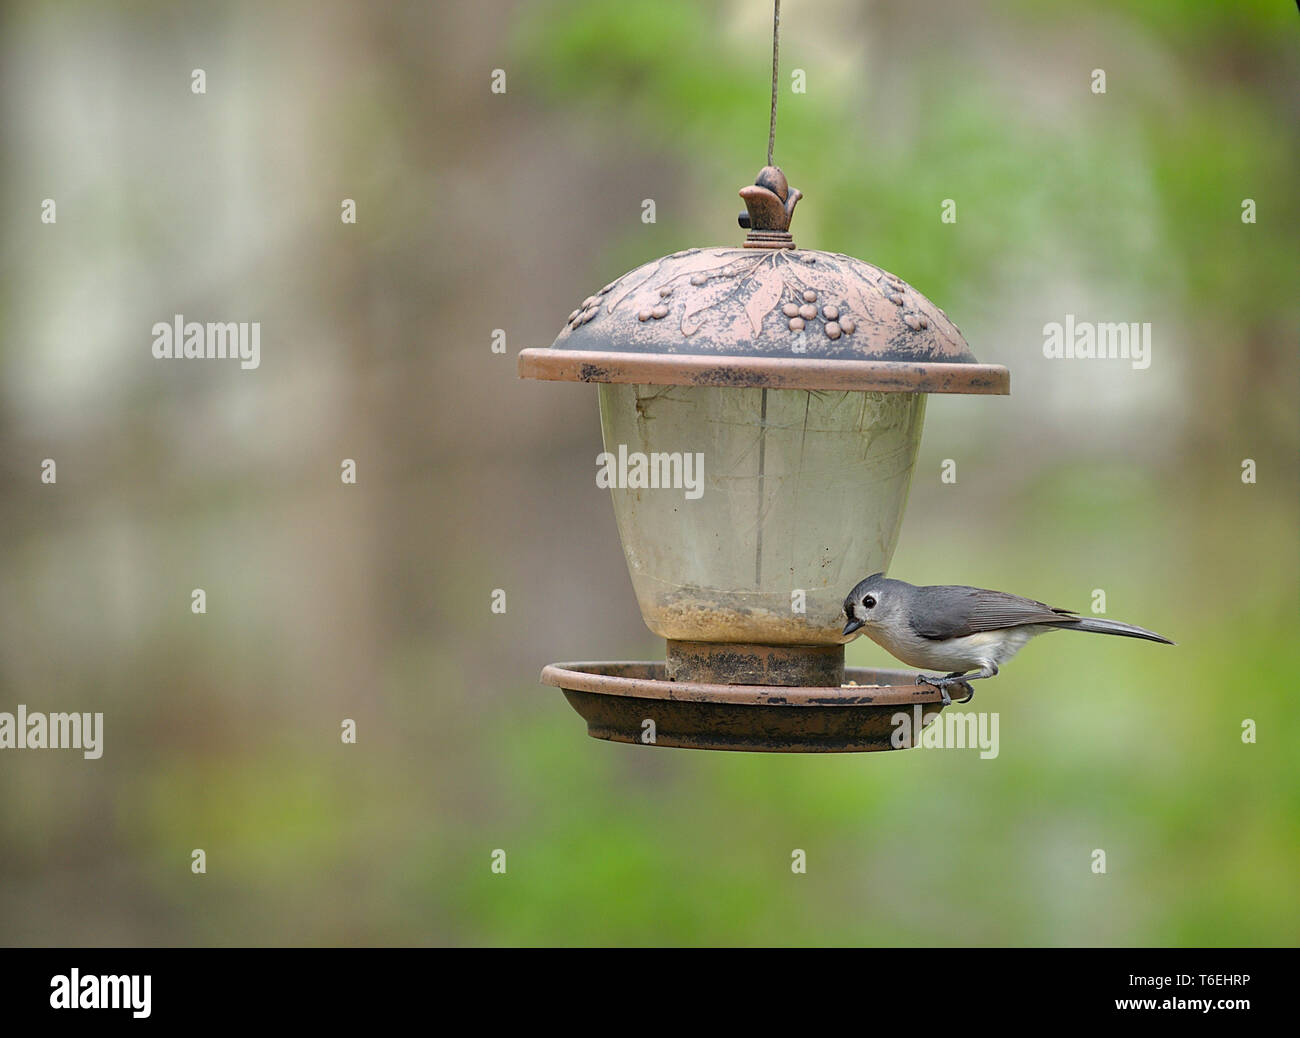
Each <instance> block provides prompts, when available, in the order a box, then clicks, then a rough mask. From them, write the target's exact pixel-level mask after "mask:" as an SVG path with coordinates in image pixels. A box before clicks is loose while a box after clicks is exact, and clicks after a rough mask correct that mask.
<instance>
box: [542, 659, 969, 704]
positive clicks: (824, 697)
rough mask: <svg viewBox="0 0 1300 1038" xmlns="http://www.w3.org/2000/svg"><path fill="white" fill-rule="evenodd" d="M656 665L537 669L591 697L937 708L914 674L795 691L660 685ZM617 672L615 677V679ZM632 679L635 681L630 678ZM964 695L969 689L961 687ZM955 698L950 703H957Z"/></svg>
mask: <svg viewBox="0 0 1300 1038" xmlns="http://www.w3.org/2000/svg"><path fill="white" fill-rule="evenodd" d="M663 671H664V665H663V664H662V663H633V662H617V663H609V662H607V663H599V662H584V663H552V664H550V665H549V666H547V667H543V668H542V678H541V681H542V684H543V685H550V686H552V687H554V688H562V689H568V690H571V691H576V692H592V693H595V694H597V695H610V696H627V697H630V698H633V699H661V700H672V701H675V702H684V703H731V704H737V705H747V706H802V707H854V706H902V705H911V704H912V703H939V702H942V696H941V695H940V693H939V690H938V689H937V688H935V687H934V686H933V685H918V684H917V683H916V672H915V671H905V670H876V669H871V668H866V667H846V668H845V670H844V676H845V680H846V681H853V682H857V687H848V688H843V687H836V686H827V687H815V688H796V687H791V686H785V685H710V684H706V683H703V682H694V681H666V680H663V679H662V678H655V677H651V676H650V675H652V674H662V673H663ZM616 672H621V673H616ZM630 675H638V676H630ZM966 687H967V688H968V689H969V686H966ZM961 698H962V696H961V694H960V693H959V694H957V695H956V696H955V699H961Z"/></svg>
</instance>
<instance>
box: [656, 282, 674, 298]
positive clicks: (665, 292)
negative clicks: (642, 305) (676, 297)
mask: <svg viewBox="0 0 1300 1038" xmlns="http://www.w3.org/2000/svg"><path fill="white" fill-rule="evenodd" d="M672 294H673V286H672V285H664V287H663V288H661V289H660V290H659V298H660V299H667V298H668V297H669V296H670V295H672Z"/></svg>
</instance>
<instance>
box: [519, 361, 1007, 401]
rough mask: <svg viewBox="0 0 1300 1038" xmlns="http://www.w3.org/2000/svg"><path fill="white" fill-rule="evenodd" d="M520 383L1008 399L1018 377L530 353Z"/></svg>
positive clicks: (932, 366)
mask: <svg viewBox="0 0 1300 1038" xmlns="http://www.w3.org/2000/svg"><path fill="white" fill-rule="evenodd" d="M519 377H520V378H536V379H544V380H546V381H551V382H620V383H632V384H636V385H651V386H724V387H726V386H730V387H736V388H748V387H753V388H761V389H818V390H847V391H852V392H883V393H973V394H981V395H987V396H1006V395H1007V394H1008V393H1010V392H1011V372H1010V371H1009V370H1007V369H1006V368H1004V367H1002V365H1000V364H952V363H932V362H918V363H915V364H913V363H909V362H907V361H887V360H827V359H813V358H809V359H807V360H804V359H800V358H794V357H725V356H706V355H699V354H681V353H614V352H597V351H594V350H554V349H527V350H522V351H520V353H519Z"/></svg>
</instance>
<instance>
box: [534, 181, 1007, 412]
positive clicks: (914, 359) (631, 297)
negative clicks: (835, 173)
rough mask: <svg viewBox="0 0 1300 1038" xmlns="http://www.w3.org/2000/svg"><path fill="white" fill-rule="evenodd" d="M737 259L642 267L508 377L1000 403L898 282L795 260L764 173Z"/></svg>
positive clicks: (787, 197) (677, 260)
mask: <svg viewBox="0 0 1300 1038" xmlns="http://www.w3.org/2000/svg"><path fill="white" fill-rule="evenodd" d="M740 195H741V197H742V198H743V199H744V200H745V205H746V209H747V212H745V213H742V214H741V217H740V224H741V226H742V227H746V228H748V229H749V234H748V236H747V238H746V240H745V244H744V247H743V248H725V247H722V248H696V249H686V250H684V251H682V252H675V253H673V254H672V255H669V256H664V257H662V258H661V259H657V260H654V261H652V262H650V263H646V264H644V265H642V266H640V267H637V268H636V269H635V270H632V271H630V272H629V273H627V274H624V275H623V276H622V277H621V278H618V279H617V280H616V281H611V282H610V283H609V284H607V285H606V286H605V287H604V288H602V289H600V291H598V292H596V293H595V294H593V295H591V296H588V297H587V298H586V299H585V300H583V302H582V304H581V305H580V306H578V307H577V309H575V310H574V311H573V312H572V313H571V314H570V315H569V317H568V319H567V320H566V321H565V324H564V327H563V328H562V329H561V330H560V334H559V335H558V336H557V337H556V339H555V342H554V344H553V345H552V346H551V348H550V349H528V350H523V351H522V352H521V353H520V357H519V374H520V375H521V376H523V377H525V378H541V379H552V380H563V381H580V382H631V383H639V384H649V385H708V386H754V387H764V388H769V389H781V388H786V389H821V390H831V389H839V390H876V391H887V392H914V393H915V392H920V393H981V394H1005V393H1007V392H1009V385H1010V373H1009V372H1008V371H1007V369H1006V368H1004V367H1001V366H999V365H991V364H980V363H979V362H978V361H977V360H976V358H975V355H974V354H973V353H972V352H971V350H970V347H969V346H967V345H966V340H965V339H964V338H963V337H962V334H961V332H960V331H958V330H957V327H956V325H954V324H953V323H952V322H951V321H950V320H949V319H948V316H947V315H946V314H945V313H944V312H943V311H942V310H940V309H939V307H937V306H936V305H935V304H934V303H932V302H931V301H930V300H929V299H927V298H926V297H925V296H924V295H922V294H921V293H920V292H918V291H917V290H916V289H914V288H913V287H912V286H911V285H909V284H907V283H906V282H905V281H903V280H902V279H900V278H898V277H896V276H894V275H893V274H890V273H888V272H887V271H884V270H881V269H880V268H879V267H876V266H873V265H871V264H870V263H864V262H863V261H861V260H858V259H854V258H853V257H851V256H845V255H842V254H840V253H831V252H819V251H816V250H811V249H800V248H797V247H796V246H795V244H794V240H793V237H792V236H791V234H790V230H789V227H790V218H791V216H792V215H793V213H794V207H795V205H796V204H797V203H798V201H799V199H800V198H801V197H802V195H801V193H800V192H799V191H798V190H797V189H794V188H791V187H789V186H788V184H787V183H786V179H785V176H784V174H782V173H781V171H780V169H778V168H777V167H775V166H766V167H764V169H763V170H762V171H761V172H760V173H759V175H758V178H757V180H756V182H755V183H754V184H753V185H751V186H748V187H745V188H742V189H741V192H740Z"/></svg>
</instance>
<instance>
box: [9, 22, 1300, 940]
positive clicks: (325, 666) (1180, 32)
mask: <svg viewBox="0 0 1300 1038" xmlns="http://www.w3.org/2000/svg"><path fill="white" fill-rule="evenodd" d="M783 6H784V11H783V23H782V24H783V35H782V67H783V72H782V84H783V88H782V94H781V109H780V118H779V123H778V130H777V144H776V158H777V161H778V162H779V163H780V164H781V165H782V166H783V167H784V169H785V170H786V172H787V173H788V174H789V177H790V180H791V182H792V183H793V184H795V185H797V186H798V187H799V188H800V189H801V190H802V191H803V192H804V193H805V196H806V197H805V199H804V201H803V202H802V203H801V204H800V207H799V211H798V215H797V219H796V227H795V230H796V231H797V235H798V240H799V242H800V244H801V245H804V246H806V247H814V248H823V249H829V250H836V251H844V252H848V253H851V254H853V255H856V256H859V257H861V258H863V259H866V260H869V261H871V262H873V263H876V264H878V265H880V266H882V267H884V268H886V269H888V270H891V271H894V272H895V273H897V274H899V275H900V276H901V277H903V278H905V279H906V280H907V281H909V282H910V283H911V284H913V285H915V286H916V287H917V288H918V289H920V290H921V291H922V292H924V293H925V294H926V295H928V296H929V297H930V298H932V299H933V300H935V301H936V302H937V303H938V304H939V305H940V306H942V307H943V308H944V309H945V310H946V311H947V313H948V314H949V316H950V317H952V318H953V320H954V321H955V322H956V323H957V324H958V326H959V327H960V328H961V329H962V331H963V332H964V333H965V335H966V338H967V339H968V341H969V342H970V344H971V346H972V348H973V349H974V351H975V353H976V354H977V355H978V356H979V357H980V359H981V360H983V361H987V362H992V363H1001V364H1006V365H1007V366H1009V367H1010V368H1011V369H1012V373H1013V375H1012V396H1011V397H1009V398H978V397H966V398H962V397H936V398H934V399H932V400H931V401H930V407H929V413H928V423H927V429H926V435H925V439H924V441H923V445H922V451H921V457H920V459H919V462H918V466H917V470H916V475H915V478H914V480H913V487H912V494H911V501H910V505H909V510H908V514H907V518H906V520H905V522H904V526H903V534H902V538H901V542H900V546H899V550H898V552H897V554H896V556H895V558H894V562H893V566H892V567H891V574H892V575H894V576H899V577H903V578H905V579H908V580H911V581H913V582H916V583H931V582H945V583H947V582H954V583H972V584H978V585H983V586H988V587H997V588H1003V589H1006V590H1011V591H1016V592H1019V593H1022V594H1027V595H1030V596H1032V597H1036V598H1042V599H1046V600H1049V601H1051V602H1052V603H1054V604H1058V605H1063V606H1071V607H1074V608H1076V609H1080V610H1085V611H1086V610H1087V609H1088V608H1089V606H1090V603H1091V594H1092V591H1093V589H1094V588H1101V589H1104V590H1105V591H1106V593H1107V597H1108V613H1109V615H1111V616H1113V617H1116V618H1119V619H1125V620H1129V621H1131V622H1135V623H1139V624H1142V625H1144V626H1148V627H1151V628H1154V629H1156V630H1158V631H1161V632H1163V633H1165V634H1167V635H1169V636H1171V637H1173V638H1174V639H1175V640H1177V642H1178V643H1179V644H1178V646H1177V648H1172V649H1170V648H1166V647H1163V646H1155V645H1150V644H1146V643H1141V642H1130V641H1128V640H1123V639H1105V640H1103V639H1091V638H1082V637H1078V638H1076V637H1066V636H1056V637H1052V638H1050V639H1043V640H1040V641H1038V642H1035V643H1034V644H1033V645H1032V646H1030V647H1029V648H1028V649H1027V650H1025V652H1024V653H1022V655H1021V656H1020V657H1019V658H1017V659H1016V661H1015V662H1014V663H1013V664H1012V665H1010V666H1009V667H1008V668H1006V669H1005V670H1004V672H1003V674H1002V675H1001V676H1000V677H999V678H997V679H996V680H994V681H990V682H985V683H983V687H982V689H981V691H980V695H979V697H978V698H977V699H976V702H975V705H976V706H977V707H980V708H982V709H984V710H996V711H998V713H999V714H1000V737H1001V746H1000V750H1001V752H1000V755H999V756H998V757H997V759H995V760H981V759H979V757H978V755H977V754H976V753H972V752H969V751H954V752H946V753H945V752H935V751H925V750H916V751H911V752H906V753H894V754H867V755H844V756H820V757H819V756H777V755H774V756H765V755H757V754H723V753H701V752H693V751H685V750H668V749H662V750H648V749H644V748H638V747H628V746H621V745H613V744H607V743H603V742H598V741H594V740H591V739H588V738H587V737H586V735H585V732H584V729H583V726H582V723H581V721H580V720H579V719H578V718H577V716H576V715H575V714H573V713H572V711H571V710H570V709H569V707H568V706H567V705H566V704H565V702H564V701H563V699H562V697H561V696H560V695H559V693H558V692H555V691H554V690H551V689H545V688H543V687H541V686H540V685H538V683H537V674H538V671H539V669H540V668H541V666H542V665H543V664H545V663H547V662H550V661H553V660H571V659H655V658H661V657H662V652H663V646H662V643H660V642H658V641H657V640H656V639H655V638H654V637H653V636H652V635H651V634H650V633H649V631H648V630H647V629H646V628H645V627H644V625H643V624H642V622H641V619H640V616H639V613H638V612H637V609H636V605H635V602H634V600H633V596H632V592H631V587H630V583H629V581H628V577H627V572H626V568H625V564H624V561H623V557H622V553H621V550H620V548H619V544H618V538H617V532H616V530H615V528H614V523H613V516H612V511H611V508H610V504H609V501H608V495H607V494H606V492H604V491H601V490H599V489H597V487H596V486H595V482H594V459H595V454H596V452H597V451H599V450H600V433H599V425H598V421H597V415H596V401H595V391H594V390H593V389H591V387H589V386H575V385H566V384H543V383H534V382H521V381H519V380H518V379H516V377H515V359H514V355H515V354H516V353H517V351H518V350H519V349H521V348H523V347H525V346H538V345H548V344H549V343H550V341H551V339H552V338H553V337H554V335H555V334H556V333H557V331H558V330H559V329H560V327H561V325H562V322H563V320H564V318H565V315H566V314H568V313H569V311H570V310H571V309H572V308H573V307H574V305H575V304H576V303H577V302H578V301H579V300H581V299H582V298H584V297H585V296H587V295H589V294H590V293H591V292H592V291H593V290H594V289H595V288H597V287H598V286H600V285H602V284H604V283H606V282H608V281H610V280H612V279H613V278H614V277H615V276H617V275H618V274H621V273H622V272H623V271H625V270H627V269H629V268H631V267H632V266H635V265H637V264H640V263H642V262H644V261H646V260H648V259H651V258H653V257H655V256H658V255H660V254H663V253H667V252H671V251H674V250H677V249H681V248H686V247H689V246H694V245H712V244H737V243H738V242H739V240H740V232H739V231H738V229H737V227H736V225H735V214H736V212H738V211H739V209H740V205H739V199H738V198H737V196H736V190H737V189H738V188H739V187H740V186H742V185H743V184H747V183H750V182H752V179H753V176H754V174H755V172H756V171H757V170H758V168H759V167H760V166H761V165H762V164H763V160H764V156H765V149H766V140H767V117H768V113H767V104H768V91H769V76H770V68H769V65H768V62H769V61H770V35H769V34H770V29H771V8H770V4H769V3H767V2H766V0H743V2H742V0H730V2H711V3H695V2H686V0H654V2H651V0H634V2H622V3H617V4H613V3H600V2H594V0H585V2H584V0H577V2H567V0H566V2H537V3H523V2H519V3H508V2H495V3H468V2H466V3H457V4H453V3H391V4H389V3H385V4H369V5H367V4H355V5H351V4H339V3H316V2H312V3H307V2H302V3H276V4H263V3H252V2H250V3H237V4H230V3H213V4H205V5H173V4H164V3H154V2H146V0H141V2H135V3H129V4H115V5H101V4H90V3H71V4H45V3H35V2H32V3H11V4H9V5H8V6H7V7H5V8H4V13H3V15H2V16H0V18H2V19H3V20H2V22H0V41H2V42H0V51H2V55H0V89H2V91H3V101H2V104H3V121H2V123H0V127H2V128H0V133H2V134H3V152H2V154H3V158H2V160H0V161H2V162H3V166H2V167H0V199H2V201H3V207H4V208H3V212H4V248H3V251H2V252H0V444H2V446H3V449H2V450H0V534H2V540H0V544H2V547H0V710H8V711H13V710H14V709H15V707H16V705H17V704H18V703H24V704H26V705H27V706H28V708H29V709H30V710H48V711H54V710H87V711H103V712H104V713H105V752H104V756H103V758H102V759H100V760H98V761H85V760H83V759H82V758H81V756H80V755H79V754H76V753H71V752H68V753H64V752H50V751H47V752H44V753H37V752H27V753H22V752H17V751H13V752H0V942H3V943H5V944H20V945H21V944H68V943H72V944H78V943H86V944H108V945H113V944H157V943H162V944H209V943H212V944H263V943H273V944H351V943H362V944H528V945H531V944H623V943H634V944H676V943H687V944H695V943H705V944H727V945H731V944H736V945H739V944H749V943H776V944H823V943H832V944H872V945H875V944H887V945H895V944H897V945H911V944H922V945H933V944H938V945H949V944H952V945H959V944H965V943H988V944H1032V945H1076V944H1083V945H1110V944H1119V945H1150V944H1156V945H1163V944H1174V945H1202V944H1208V945H1234V944H1265V945H1290V944H1295V943H1296V941H1297V937H1298V936H1300V923H1298V918H1297V917H1298V913H1300V894H1298V893H1297V875H1298V874H1300V869H1298V867H1300V763H1297V760H1298V757H1297V752H1296V751H1297V748H1298V747H1297V743H1298V738H1297V737H1298V736H1300V724H1298V723H1297V720H1296V712H1295V699H1296V692H1297V684H1298V683H1300V682H1298V680H1297V673H1298V672H1297V668H1296V665H1295V661H1294V656H1295V653H1294V648H1295V646H1296V643H1297V637H1296V635H1297V630H1296V627H1297V617H1298V615H1300V614H1298V612H1297V606H1298V605H1300V602H1298V601H1297V586H1298V582H1297V576H1298V572H1297V571H1298V569H1300V567H1298V565H1297V562H1298V558H1297V518H1298V516H1297V512H1298V511H1300V495H1298V494H1297V487H1298V486H1300V482H1298V479H1297V476H1298V471H1297V469H1298V465H1297V449H1296V448H1297V444H1298V443H1300V418H1298V410H1297V406H1296V394H1297V390H1298V389H1300V384H1298V382H1300V380H1298V379H1297V368H1298V363H1297V359H1298V357H1297V355H1298V351H1297V318H1298V316H1300V314H1298V313H1297V310H1298V307H1297V299H1298V296H1300V293H1298V292H1297V285H1300V260H1298V254H1297V248H1296V230H1297V227H1300V220H1298V217H1300V212H1298V206H1297V201H1296V191H1295V182H1296V169H1297V158H1298V157H1300V156H1298V155H1297V140H1298V135H1297V129H1296V128H1297V125H1298V124H1300V119H1298V118H1297V117H1298V116H1300V111H1298V109H1300V100H1298V99H1300V90H1297V86H1298V85H1300V75H1298V74H1297V62H1296V12H1295V10H1294V9H1293V5H1291V4H1289V3H1286V2H1282V0H1276V2H1265V0H1253V2H1239V3H1234V4H1230V5H1229V4H1221V3H1217V2H1212V0H1200V2H1196V3H1188V2H1184V0H1160V2H1154V0H1144V2H1141V3H1138V2H1136V0H1130V2H1120V0H1102V2H1099V3H1095V4H1087V5H1081V4H1077V3H1059V4H1057V3H1042V2H1036V0H1033V2H1031V0H978V2H977V0H934V2H928V3H924V4H921V3H908V2H905V0H881V2H875V3H850V2H847V0H786V2H785V4H784V5H783ZM193 68H203V69H204V70H205V72H206V74H207V93H206V94H205V95H199V96H196V95H194V94H192V93H191V91H190V72H191V69H193ZM497 68H501V69H504V70H505V71H506V74H507V91H506V93H505V94H503V95H495V94H493V93H492V92H491V91H490V89H489V87H490V81H491V76H492V71H493V69H497ZM1097 68H1100V69H1104V70H1105V72H1106V76H1107V84H1106V86H1107V90H1106V93H1105V94H1102V95H1098V94H1094V93H1093V92H1092V90H1091V89H1090V86H1091V82H1092V70H1094V69H1097ZM794 69H803V70H804V72H805V74H806V79H807V92H806V93H803V94H795V93H792V92H791V89H790V83H791V80H790V73H791V71H792V70H794ZM46 198H53V199H55V200H56V202H57V205H58V210H57V212H58V221H57V224H54V225H44V224H42V223H41V221H40V211H41V203H42V200H43V199H46ZM344 198H353V199H355V200H356V202H357V214H358V222H357V224H356V225H355V226H350V225H344V224H342V223H341V222H340V219H339V213H340V202H341V200H342V199H344ZM646 198H653V199H654V200H655V201H656V206H657V216H658V222H657V223H655V224H653V225H647V224H643V223H642V222H641V202H642V200H643V199H646ZM946 198H951V199H954V200H955V201H956V203H957V213H958V220H957V223H955V224H944V223H942V222H941V220H940V209H941V204H942V200H943V199H946ZM1246 198H1250V199H1254V200H1255V202H1256V205H1257V213H1258V218H1257V222H1256V223H1254V224H1246V223H1243V222H1242V220H1241V211H1242V210H1241V205H1242V200H1243V199H1246ZM174 313H183V314H185V315H186V316H187V318H190V319H194V320H248V321H261V322H262V363H261V367H260V368H258V369H257V370H256V371H241V370H239V368H238V367H237V366H236V365H231V364H222V363H218V362H204V363H198V362H190V363H187V364H166V363H162V362H158V361H155V360H154V359H153V358H152V357H151V355H150V343H151V341H152V336H151V334H150V328H151V326H152V325H153V323H154V322H155V321H160V320H161V321H167V320H170V319H171V316H172V315H173V314H174ZM1067 313H1072V314H1075V315H1076V316H1077V317H1078V318H1079V319H1080V320H1093V321H1138V322H1146V321H1149V322H1151V324H1152V328H1153V331H1152V339H1153V351H1152V357H1153V359H1152V364H1151V367H1150V369H1149V370H1146V371H1134V370H1133V369H1132V368H1131V367H1130V366H1129V365H1128V364H1125V363H1122V362H1108V363H1097V362H1086V361H1076V362H1066V361H1048V360H1046V359H1044V357H1043V355H1042V341H1043V339H1042V335H1043V332H1042V328H1043V325H1044V324H1046V323H1048V322H1050V321H1062V320H1064V316H1065V315H1066V314H1067ZM496 328H501V329H505V330H506V332H507V336H508V345H509V351H508V353H507V354H506V355H499V354H494V353H492V352H491V348H490V345H491V336H492V332H493V329H496ZM47 457H51V458H54V459H55V460H56V461H57V465H58V482H57V484H55V485H53V486H47V485H42V483H41V482H40V478H39V477H40V465H41V461H42V459H44V458H47ZM343 458H353V459H356V461H357V466H358V483H357V485H356V486H344V485H342V484H341V482H340V479H339V471H340V461H341V459H343ZM949 458H950V459H954V460H955V461H956V462H957V465H958V481H957V483H956V484H955V485H948V484H944V483H942V482H941V481H940V469H941V464H942V462H943V460H944V459H949ZM1245 458H1251V459H1254V460H1255V462H1256V464H1257V466H1258V482H1257V483H1256V484H1254V485H1248V484H1244V483H1243V482H1242V479H1241V465H1242V460H1243V459H1245ZM196 587H202V588H204V589H205V590H206V591H207V594H208V612H207V614H206V615H204V616H195V615H193V614H192V613H191V612H190V608H189V607H190V591H191V589H192V588H196ZM494 588H503V589H505V590H506V591H507V594H508V613H507V614H506V615H505V616H495V615H493V614H492V613H491V612H490V609H489V598H490V594H491V592H492V589H494ZM846 590H847V589H846ZM849 662H850V663H851V664H858V665H865V664H878V665H890V664H891V661H890V660H889V657H888V656H887V655H886V654H885V653H884V652H883V650H879V649H877V648H876V647H875V646H874V645H871V644H870V643H867V642H866V641H865V640H860V641H858V642H856V643H854V645H853V646H852V647H851V648H850V650H849ZM345 717H346V718H354V719H355V720H356V722H357V726H358V736H359V741H358V743H357V744H356V745H355V746H345V745H343V744H342V743H341V742H340V738H339V730H340V729H339V726H340V722H341V720H342V719H343V718H345ZM1246 718H1251V719H1253V720H1254V721H1255V722H1256V723H1257V725H1258V742H1257V743H1256V744H1255V745H1245V744H1243V742H1242V740H1241V725H1242V721H1243V720H1244V719H1246ZM194 848H203V849H204V850H205V851H206V853H207V860H208V871H207V874H206V875H203V876H196V875H193V874H192V873H191V871H190V853H191V851H192V850H193V849H194ZM497 848H501V849H504V850H506V852H507V855H508V859H507V861H508V871H507V873H506V874H505V875H494V874H493V873H492V872H491V870H490V855H491V852H492V851H493V850H494V849H497ZM794 848H801V849H803V850H805V851H806V852H807V857H808V872H807V874H806V875H793V874H792V873H791V870H790V860H791V851H792V849H794ZM1095 848H1101V849H1104V850H1105V851H1106V852H1107V856H1108V863H1107V864H1108V872H1107V874H1106V875H1104V876H1099V875H1094V874H1093V873H1092V871H1091V868H1090V866H1091V861H1092V858H1091V854H1092V851H1093V850H1094V849H1095Z"/></svg>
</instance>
